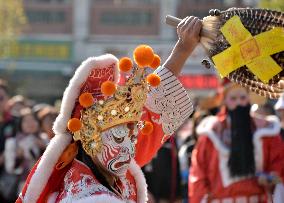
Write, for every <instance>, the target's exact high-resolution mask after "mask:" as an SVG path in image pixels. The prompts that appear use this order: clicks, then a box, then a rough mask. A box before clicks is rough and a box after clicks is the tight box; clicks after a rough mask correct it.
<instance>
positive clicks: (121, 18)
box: [100, 11, 152, 26]
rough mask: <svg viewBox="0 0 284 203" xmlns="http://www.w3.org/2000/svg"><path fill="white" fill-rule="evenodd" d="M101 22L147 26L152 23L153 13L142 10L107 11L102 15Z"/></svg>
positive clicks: (115, 24) (105, 23)
mask: <svg viewBox="0 0 284 203" xmlns="http://www.w3.org/2000/svg"><path fill="white" fill-rule="evenodd" d="M100 23H102V24H104V25H111V26H121V25H127V26H130V25H133V26H143V25H144V26H147V25H149V24H151V23H152V13H151V12H141V11H127V12H123V11H105V12H103V13H102V14H101V16H100Z"/></svg>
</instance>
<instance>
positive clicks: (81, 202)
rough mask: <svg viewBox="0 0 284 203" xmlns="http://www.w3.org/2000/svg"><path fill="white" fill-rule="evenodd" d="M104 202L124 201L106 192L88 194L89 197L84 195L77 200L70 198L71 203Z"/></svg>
mask: <svg viewBox="0 0 284 203" xmlns="http://www.w3.org/2000/svg"><path fill="white" fill-rule="evenodd" d="M94 202H96V203H106V202H111V203H125V202H124V201H122V200H120V199H118V198H116V197H114V196H111V195H107V194H101V195H95V196H90V197H85V198H83V199H79V200H72V203H94Z"/></svg>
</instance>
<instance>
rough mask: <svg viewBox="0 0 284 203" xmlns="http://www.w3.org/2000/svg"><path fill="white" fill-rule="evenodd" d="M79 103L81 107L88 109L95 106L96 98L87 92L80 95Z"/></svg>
mask: <svg viewBox="0 0 284 203" xmlns="http://www.w3.org/2000/svg"><path fill="white" fill-rule="evenodd" d="M79 103H80V105H81V106H83V107H84V108H88V107H90V106H92V105H93V103H94V98H93V96H92V94H91V93H88V92H85V93H83V94H81V95H80V97H79Z"/></svg>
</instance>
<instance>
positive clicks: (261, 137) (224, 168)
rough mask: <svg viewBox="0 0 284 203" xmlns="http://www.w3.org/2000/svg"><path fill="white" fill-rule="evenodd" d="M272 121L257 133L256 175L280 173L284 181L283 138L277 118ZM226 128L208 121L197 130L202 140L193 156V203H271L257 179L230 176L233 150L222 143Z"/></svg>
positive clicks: (215, 120) (217, 119)
mask: <svg viewBox="0 0 284 203" xmlns="http://www.w3.org/2000/svg"><path fill="white" fill-rule="evenodd" d="M268 121H269V125H268V127H267V128H262V129H259V130H256V131H255V132H254V134H253V146H254V159H255V166H256V173H257V172H265V173H269V172H276V173H277V174H278V175H279V176H281V177H282V179H283V178H284V170H283V166H284V164H283V159H284V158H283V154H284V152H283V150H284V147H283V144H282V143H281V138H280V136H279V132H280V123H279V120H278V119H277V118H276V117H274V116H269V119H268ZM224 125H226V120H222V119H221V118H220V117H208V118H206V119H205V120H203V121H202V122H201V123H200V125H199V127H198V129H197V131H198V134H199V135H200V136H199V138H198V142H197V145H196V148H195V149H194V151H193V154H192V167H191V169H190V176H189V182H190V183H189V198H190V203H200V202H212V203H221V202H222V203H223V202H232V203H233V202H237V203H265V202H267V201H268V196H267V191H265V189H264V188H263V187H261V186H260V185H259V184H258V182H257V178H256V177H236V178H232V177H231V176H230V172H229V168H228V165H227V163H228V158H229V153H230V149H229V147H227V146H226V145H225V144H224V143H223V142H222V141H221V134H222V133H221V130H222V129H224Z"/></svg>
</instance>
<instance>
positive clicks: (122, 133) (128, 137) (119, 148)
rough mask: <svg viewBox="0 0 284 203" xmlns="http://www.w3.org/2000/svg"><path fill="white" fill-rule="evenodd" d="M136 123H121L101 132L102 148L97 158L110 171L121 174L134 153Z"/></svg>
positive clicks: (136, 132) (136, 131) (123, 173)
mask: <svg viewBox="0 0 284 203" xmlns="http://www.w3.org/2000/svg"><path fill="white" fill-rule="evenodd" d="M137 134H138V130H137V127H136V124H134V123H130V124H122V125H118V126H115V127H113V128H110V129H108V130H106V131H104V132H102V134H101V137H102V150H101V152H100V153H98V154H97V158H98V160H99V161H100V162H101V164H102V165H103V166H104V167H105V168H106V169H107V170H108V171H110V172H111V173H114V174H116V175H118V176H123V175H125V174H126V171H127V170H128V168H129V164H130V161H131V159H132V158H134V155H135V144H136V141H137Z"/></svg>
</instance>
